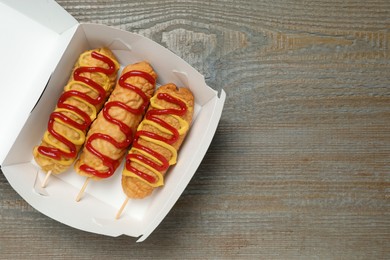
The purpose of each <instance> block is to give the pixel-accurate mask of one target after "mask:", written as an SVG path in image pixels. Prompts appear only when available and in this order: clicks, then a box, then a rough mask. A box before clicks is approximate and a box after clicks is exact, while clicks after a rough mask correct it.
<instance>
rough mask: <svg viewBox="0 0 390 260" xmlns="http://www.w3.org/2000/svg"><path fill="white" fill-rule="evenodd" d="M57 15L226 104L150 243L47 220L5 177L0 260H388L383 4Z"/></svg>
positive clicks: (239, 4) (387, 41) (104, 9)
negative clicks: (182, 67)
mask: <svg viewBox="0 0 390 260" xmlns="http://www.w3.org/2000/svg"><path fill="white" fill-rule="evenodd" d="M80 2H85V3H80ZM58 3H59V4H60V5H62V6H63V7H64V8H65V9H66V10H67V11H68V12H69V13H71V14H72V15H73V16H74V17H75V18H76V19H78V20H79V21H80V22H93V23H102V24H107V25H110V26H113V27H117V28H121V29H124V30H128V31H131V32H136V33H139V34H142V35H145V36H147V37H149V38H151V39H153V40H154V41H156V42H158V43H160V44H162V45H164V46H166V47H167V48H168V49H170V50H171V51H173V52H174V53H176V54H178V55H179V56H181V57H182V58H183V59H184V60H186V61H187V62H188V63H189V64H191V65H192V66H194V67H195V68H197V69H198V70H199V71H200V72H201V73H203V74H204V75H205V77H206V81H207V83H208V84H209V85H210V86H212V87H213V88H215V89H222V88H223V89H224V90H225V91H226V93H227V100H226V104H225V108H224V112H223V115H222V118H221V121H220V124H219V127H218V130H217V132H216V135H215V137H214V139H213V142H212V144H211V146H210V149H209V150H208V152H207V154H206V156H205V158H204V160H203V162H202V164H201V166H200V167H199V169H198V171H197V173H196V174H195V176H194V178H193V179H192V180H191V182H190V184H189V186H188V187H187V189H186V190H185V192H184V194H183V195H182V196H181V198H180V199H179V201H178V202H177V203H176V205H175V206H174V208H173V209H172V211H171V212H170V213H169V214H168V216H167V217H166V219H165V220H164V221H163V222H162V224H161V225H160V226H159V227H158V228H157V229H156V230H155V232H154V233H153V234H152V235H151V236H150V237H149V238H148V239H147V240H146V241H145V242H144V243H141V244H137V243H135V240H136V239H135V238H130V237H124V236H122V237H117V238H111V237H105V236H100V235H96V234H90V233H86V232H83V231H79V230H75V229H73V228H70V227H68V226H65V225H63V224H60V223H58V222H56V221H54V220H52V219H49V218H48V217H46V216H44V215H43V214H41V213H39V212H37V211H36V210H34V209H33V208H32V207H31V206H29V205H28V204H27V203H26V202H25V201H24V200H23V199H22V198H21V197H20V196H19V195H18V194H17V193H16V192H15V191H14V190H13V189H12V188H11V187H10V186H9V184H8V182H7V180H6V179H5V178H4V176H3V175H1V176H0V258H3V259H31V258H34V259H50V258H54V257H58V258H72V259H75V258H90V257H94V258H97V259H105V258H107V259H114V258H118V259H119V258H123V259H130V258H132V259H141V258H164V259H240V258H241V259H385V258H387V259H389V258H390V246H389V244H390V209H389V206H390V203H389V202H390V59H389V58H390V49H389V48H390V31H389V30H390V2H389V1H387V0H377V1H344V0H333V1H280V0H278V1H264V0H262V1H257V0H252V1H229V0H218V1H197V0H188V1H180V2H178V1H159V0H155V1H145V2H143V1H116V2H114V1H101V0H90V1H76V0H61V1H60V0H58Z"/></svg>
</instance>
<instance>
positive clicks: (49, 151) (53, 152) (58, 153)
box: [38, 51, 115, 160]
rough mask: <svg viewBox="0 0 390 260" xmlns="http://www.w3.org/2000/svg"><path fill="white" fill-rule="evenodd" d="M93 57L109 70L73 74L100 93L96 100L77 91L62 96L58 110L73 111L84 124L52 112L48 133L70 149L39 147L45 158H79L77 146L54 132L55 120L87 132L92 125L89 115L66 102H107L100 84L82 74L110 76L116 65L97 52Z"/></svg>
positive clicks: (90, 69)
mask: <svg viewBox="0 0 390 260" xmlns="http://www.w3.org/2000/svg"><path fill="white" fill-rule="evenodd" d="M91 57H92V58H94V59H97V60H100V61H102V62H104V63H106V64H107V65H108V68H107V69H106V68H102V67H79V68H77V69H76V70H75V71H74V72H73V78H74V80H75V81H80V82H83V83H85V84H86V85H88V86H90V87H91V88H93V89H94V90H96V92H98V96H97V97H96V98H95V99H94V98H92V97H90V96H89V95H87V94H85V93H82V92H80V91H77V90H70V91H66V92H64V93H63V94H62V95H61V97H60V98H59V100H58V102H57V108H62V109H66V110H70V111H73V112H74V113H76V114H78V115H79V116H80V117H81V118H83V120H84V122H83V123H81V124H80V123H77V122H76V121H74V120H72V119H71V118H69V117H68V116H66V115H65V114H64V113H62V112H52V113H51V115H50V117H49V122H48V132H49V133H50V134H51V135H52V136H53V137H55V138H56V139H57V140H58V141H60V142H61V143H63V144H64V145H66V146H67V147H68V149H69V152H64V151H62V150H60V149H58V148H55V147H47V146H39V147H38V152H39V153H41V154H42V155H44V156H47V157H49V158H52V159H55V160H61V158H62V157H64V158H67V159H72V158H76V156H77V148H76V145H75V144H73V143H72V142H71V141H69V140H68V139H67V138H66V137H65V136H63V135H61V134H60V133H58V132H57V131H55V130H54V128H53V124H54V120H55V118H57V119H59V120H61V121H63V122H64V123H66V124H68V125H70V126H72V127H74V128H76V129H79V130H81V131H86V130H87V128H88V127H89V126H90V124H91V119H90V117H89V115H88V114H87V113H85V112H84V111H82V110H81V109H79V108H77V107H76V106H73V105H70V104H66V103H65V102H66V100H68V99H69V98H71V97H78V98H80V99H83V100H85V101H87V102H88V103H90V104H92V105H95V106H96V105H99V104H101V103H103V102H104V100H105V97H106V91H105V90H104V88H103V87H102V86H100V85H99V84H98V83H96V82H95V81H93V80H92V79H90V78H87V77H85V76H83V75H82V74H83V73H85V72H90V73H96V72H100V73H103V74H105V75H107V76H108V75H111V74H113V73H114V72H115V63H114V62H113V61H112V60H111V59H110V58H108V57H106V56H104V55H103V54H101V53H98V52H95V51H93V52H91Z"/></svg>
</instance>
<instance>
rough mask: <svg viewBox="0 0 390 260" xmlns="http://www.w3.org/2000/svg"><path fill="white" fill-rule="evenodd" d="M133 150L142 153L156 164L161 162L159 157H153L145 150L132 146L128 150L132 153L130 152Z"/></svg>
mask: <svg viewBox="0 0 390 260" xmlns="http://www.w3.org/2000/svg"><path fill="white" fill-rule="evenodd" d="M134 152H138V153H140V154H142V155H143V156H145V157H147V158H148V159H150V160H152V161H154V162H155V163H157V164H160V165H162V164H163V163H162V162H161V161H160V160H159V159H157V158H156V157H154V156H153V155H151V154H150V153H147V152H145V151H144V150H141V149H138V148H134V147H132V148H131V149H130V151H129V154H132V153H133V154H134Z"/></svg>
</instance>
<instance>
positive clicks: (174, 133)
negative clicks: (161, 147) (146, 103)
mask: <svg viewBox="0 0 390 260" xmlns="http://www.w3.org/2000/svg"><path fill="white" fill-rule="evenodd" d="M157 98H158V99H161V100H165V101H167V102H169V103H172V104H175V105H178V106H179V108H178V109H176V108H167V109H151V110H149V111H148V112H147V113H146V116H145V118H146V119H148V120H150V121H153V122H155V123H157V124H159V125H161V126H162V127H164V128H166V129H167V130H169V131H170V132H171V137H170V138H165V137H163V136H161V135H158V134H156V133H153V132H149V131H145V130H139V131H137V132H136V134H135V138H134V142H133V147H134V148H137V149H139V150H142V151H144V152H146V153H148V154H150V155H151V156H153V157H154V158H156V159H157V160H158V161H160V163H161V164H158V163H156V162H154V161H153V160H150V159H149V158H148V157H146V156H144V155H142V154H134V153H129V154H128V155H127V156H126V169H127V170H128V171H130V172H132V173H134V174H135V175H137V176H139V177H141V178H142V179H144V180H145V181H147V182H149V183H156V182H157V181H158V179H156V178H155V177H154V176H151V175H148V174H146V173H145V172H142V171H140V170H138V169H136V168H135V167H134V166H132V165H131V163H132V159H137V160H139V161H141V162H143V163H145V164H146V165H148V166H150V167H152V168H154V169H155V170H157V171H160V172H162V171H165V170H167V169H168V167H169V162H168V160H167V159H166V158H165V157H164V156H163V155H162V154H160V153H158V152H156V151H154V150H152V149H150V148H148V147H146V146H144V145H141V144H140V143H139V142H138V140H139V138H140V137H142V136H147V137H149V138H152V139H155V140H158V141H162V142H165V143H167V144H169V145H171V144H173V143H175V142H176V141H177V140H178V139H179V136H180V135H179V132H178V130H177V129H176V128H175V127H173V126H171V125H170V124H168V123H167V122H166V121H164V120H162V119H161V118H159V117H157V116H158V115H177V116H183V115H184V114H185V113H186V111H187V105H186V104H185V103H184V102H183V101H182V100H180V99H178V98H175V97H173V96H171V95H169V94H168V93H159V94H157Z"/></svg>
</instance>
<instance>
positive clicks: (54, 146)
mask: <svg viewBox="0 0 390 260" xmlns="http://www.w3.org/2000/svg"><path fill="white" fill-rule="evenodd" d="M118 69H119V64H118V62H117V60H116V58H115V56H114V54H113V53H112V52H111V51H110V50H109V49H107V48H99V49H94V50H90V51H86V52H84V53H82V54H81V55H80V57H79V58H78V60H77V62H76V64H75V66H74V68H73V71H72V73H71V76H70V79H69V81H68V83H67V84H66V86H65V87H64V91H63V93H62V95H61V97H60V98H59V100H58V103H57V106H56V108H55V110H54V111H53V113H52V114H51V115H50V118H49V123H48V129H47V130H46V131H45V133H44V136H43V138H42V141H41V144H40V145H39V146H36V147H34V149H33V155H34V159H35V161H36V162H37V163H38V165H39V166H40V167H41V168H42V170H43V171H44V172H51V173H55V174H59V173H61V172H64V171H65V170H67V169H68V168H69V167H70V165H71V164H72V163H73V162H74V160H75V159H76V158H77V154H78V152H79V150H80V148H81V146H82V145H83V143H84V141H85V134H86V132H87V130H88V128H89V126H90V124H91V122H92V121H93V120H94V119H95V118H96V115H97V113H98V112H99V111H100V109H101V108H102V106H103V104H104V102H105V101H106V100H107V98H108V96H109V95H110V93H111V91H112V89H113V87H114V85H115V82H116V77H117V72H118Z"/></svg>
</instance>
